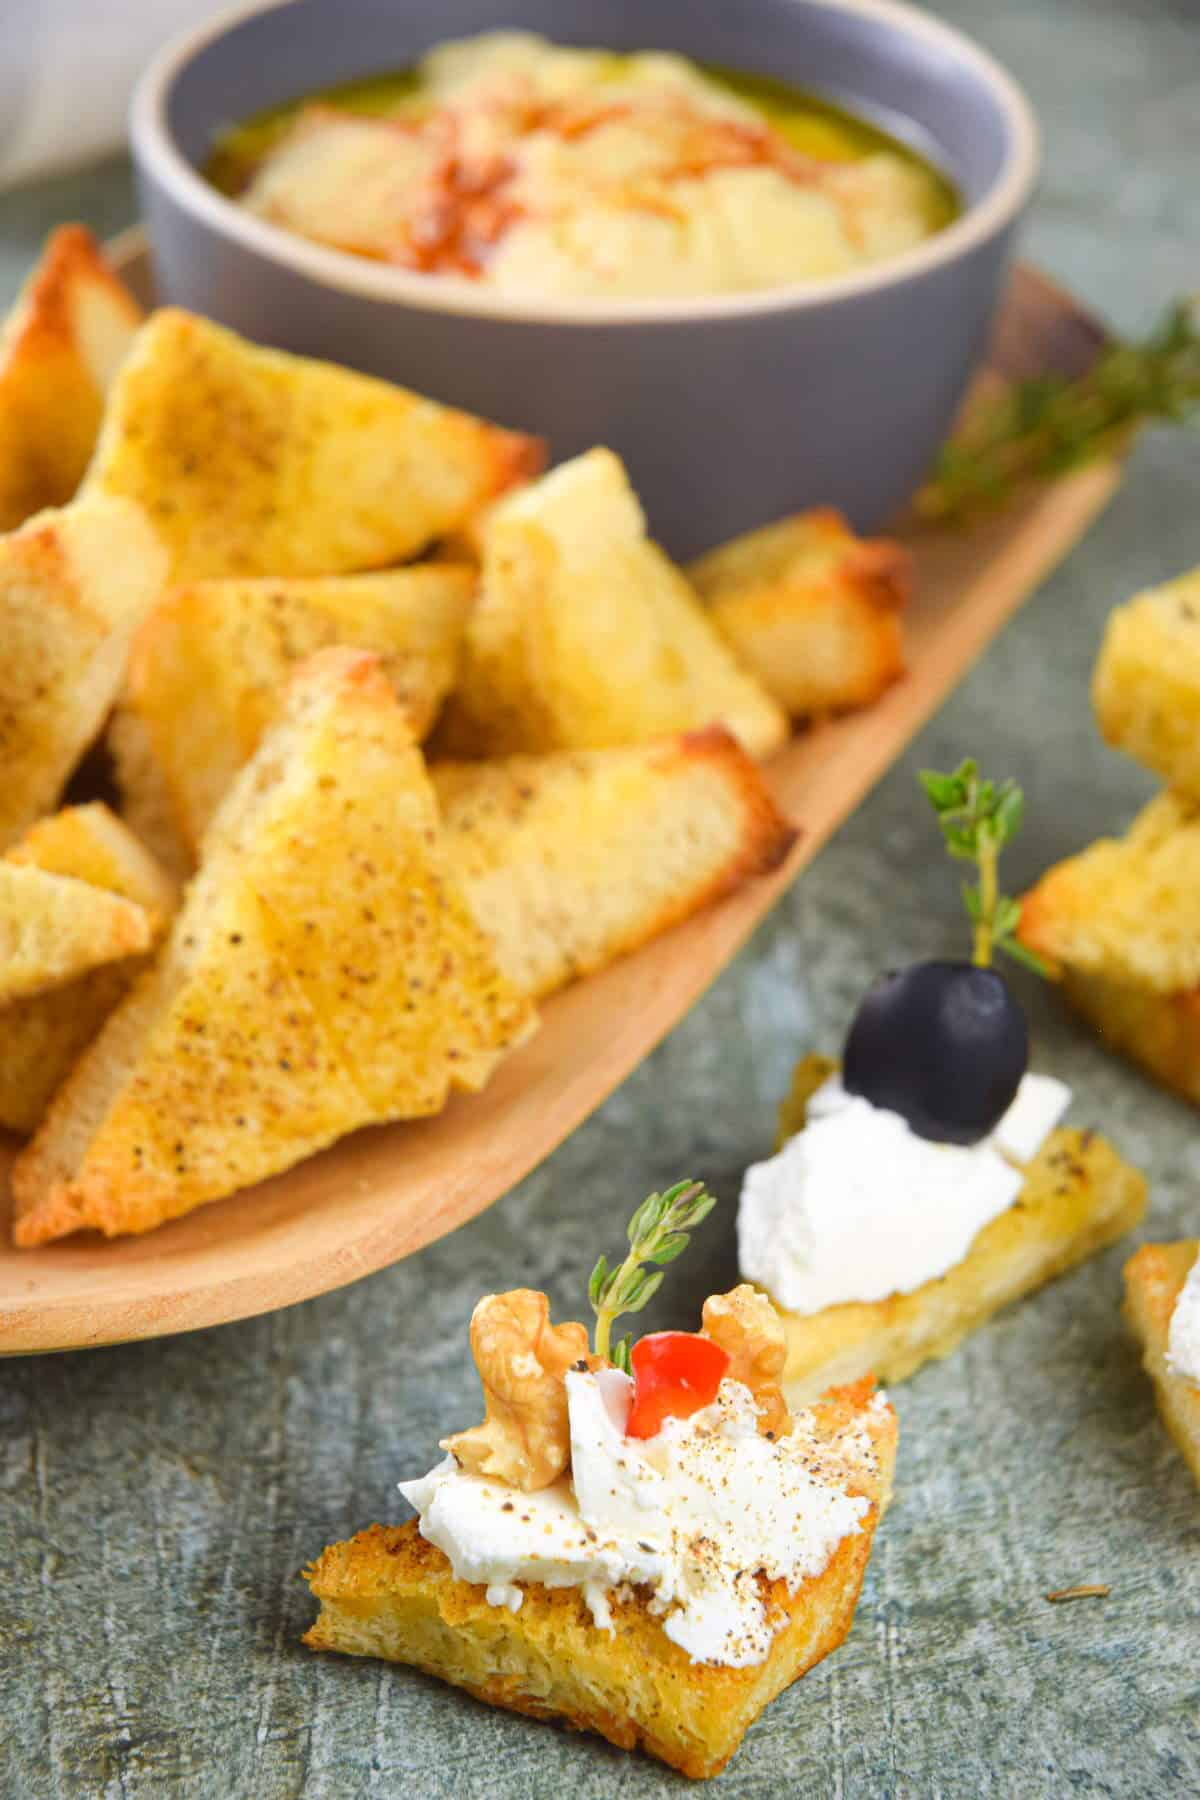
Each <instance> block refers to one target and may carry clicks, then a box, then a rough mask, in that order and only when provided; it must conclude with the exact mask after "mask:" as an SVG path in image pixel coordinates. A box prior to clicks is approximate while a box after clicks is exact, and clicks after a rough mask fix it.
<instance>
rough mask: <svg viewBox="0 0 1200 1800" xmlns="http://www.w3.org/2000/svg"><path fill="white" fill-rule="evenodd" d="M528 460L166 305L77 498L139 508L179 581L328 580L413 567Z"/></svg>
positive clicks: (529, 454)
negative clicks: (108, 498) (412, 559)
mask: <svg viewBox="0 0 1200 1800" xmlns="http://www.w3.org/2000/svg"><path fill="white" fill-rule="evenodd" d="M540 460H541V449H540V446H539V445H538V444H537V442H536V440H534V439H532V438H527V437H522V436H520V435H519V434H517V433H514V432H508V431H501V430H500V429H499V427H497V426H495V425H489V424H486V423H485V422H484V421H483V420H482V419H475V418H472V417H471V416H470V415H469V414H468V413H463V412H456V411H454V410H453V409H452V408H450V407H446V406H439V405H437V404H436V403H435V402H434V401H432V400H424V399H422V398H421V397H420V395H418V394H411V393H409V392H408V391H407V390H406V389H405V388H400V387H394V386H393V385H392V384H391V383H390V382H386V381H377V380H375V379H374V378H373V377H371V376H368V375H359V374H356V373H355V372H354V371H353V370H351V369H343V368H339V367H336V366H335V365H334V364H332V363H325V362H315V361H313V360H312V359H311V358H309V357H303V356H290V355H287V354H286V353H285V352H283V351H281V350H264V349H261V348H260V347H259V346H258V345H256V344H250V343H247V342H246V341H245V339H243V338H239V337H237V336H235V334H234V333H233V332H232V331H226V330H224V329H223V328H222V327H221V326H219V325H213V324H211V323H210V322H209V321H208V320H207V319H200V318H197V317H195V316H194V315H193V314H191V313H186V312H182V311H180V310H178V309H176V308H173V307H166V308H163V309H162V310H161V311H159V312H156V313H154V314H153V315H152V316H151V318H150V319H149V321H148V322H147V324H146V325H145V326H143V328H142V330H141V331H140V332H139V334H138V337H137V340H136V342H135V343H134V346H133V348H132V350H131V351H130V353H129V356H128V357H127V359H126V361H125V364H124V366H123V368H122V370H121V373H120V376H119V379H118V380H117V382H116V384H115V386H114V388H113V392H112V396H111V399H110V402H109V406H108V410H107V412H106V413H105V417H104V424H103V427H102V429H101V432H100V438H99V442H98V443H97V445H96V454H95V457H94V458H93V460H92V463H91V466H90V468H89V469H88V473H87V479H86V481H85V484H84V491H85V492H87V493H89V494H120V495H123V496H125V497H126V498H127V499H131V500H136V501H137V502H138V504H139V505H141V506H142V507H144V508H145V510H146V512H147V514H148V515H149V517H150V518H151V519H152V520H153V521H154V523H155V525H156V526H157V528H158V529H159V531H160V532H161V534H162V537H163V540H164V542H165V543H166V545H167V547H168V550H169V552H170V557H171V576H172V579H173V580H176V581H196V580H203V579H206V578H208V577H222V576H243V575H269V576H282V575H341V574H345V573H348V572H350V571H352V570H355V569H375V568H382V567H384V566H385V565H386V564H388V563H396V562H401V561H403V560H404V559H405V558H406V557H409V556H413V555H415V554H416V553H417V551H419V550H420V549H421V548H422V547H423V546H424V545H425V544H427V543H430V542H432V540H433V539H434V538H437V537H440V536H442V535H444V534H445V533H447V532H451V531H454V530H457V529H458V527H459V526H460V525H461V524H462V523H463V521H464V520H465V519H467V518H468V517H469V516H470V514H471V513H472V512H474V511H475V509H476V508H477V507H479V506H482V505H484V504H485V503H486V502H487V501H488V500H490V499H492V497H493V496H494V495H496V494H497V493H499V492H500V491H501V490H502V489H503V488H505V487H507V486H508V485H509V484H510V483H511V482H512V481H514V480H516V479H518V478H519V477H521V476H522V475H524V474H526V473H527V472H528V471H529V470H530V468H531V467H537V466H539V464H540Z"/></svg>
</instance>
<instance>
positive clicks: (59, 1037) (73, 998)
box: [0, 803, 178, 1133]
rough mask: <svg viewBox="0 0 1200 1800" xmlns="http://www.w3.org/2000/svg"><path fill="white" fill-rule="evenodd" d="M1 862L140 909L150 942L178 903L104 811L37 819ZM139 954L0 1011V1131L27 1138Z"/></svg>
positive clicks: (139, 961)
mask: <svg viewBox="0 0 1200 1800" xmlns="http://www.w3.org/2000/svg"><path fill="white" fill-rule="evenodd" d="M7 860H8V862H10V863H14V864H17V865H20V866H27V867H32V868H34V869H40V870H43V871H44V872H45V873H46V874H47V875H50V876H74V877H75V878H76V880H77V881H79V882H87V883H90V885H91V887H92V888H93V889H96V888H102V889H107V891H108V892H109V894H115V895H121V896H122V897H123V898H124V899H125V900H127V901H133V902H134V903H135V904H136V905H137V906H138V907H142V908H144V909H145V914H146V918H147V922H148V926H149V929H150V932H151V936H152V940H154V941H156V940H157V938H158V937H159V935H160V934H161V932H162V931H163V930H164V929H165V928H166V924H167V920H168V918H169V917H170V914H171V912H172V910H173V908H174V906H175V903H176V900H177V898H178V895H177V892H176V889H175V887H174V884H173V883H172V882H171V881H170V880H169V879H168V878H167V876H166V875H165V874H164V872H163V871H162V870H161V869H160V868H159V867H158V865H157V863H156V862H155V861H154V859H153V858H152V857H151V856H150V855H149V854H148V853H147V852H146V850H145V849H144V848H143V847H142V845H141V844H139V843H138V841H137V840H136V838H134V837H133V835H132V833H130V832H129V831H127V830H126V828H125V827H124V826H123V825H122V824H121V822H120V820H119V819H116V818H114V817H113V815H112V813H110V812H109V810H108V808H107V807H106V806H102V805H100V804H99V803H93V804H91V805H89V806H72V807H67V808H65V809H64V810H63V811H62V812H60V813H56V814H54V816H53V817H52V818H49V819H42V820H39V822H38V823H37V824H36V825H35V826H34V827H33V828H32V830H30V831H28V832H27V833H26V834H25V836H24V837H23V838H22V839H21V840H20V842H19V843H17V844H14V845H13V847H12V849H11V850H9V851H8V852H7ZM145 960H146V959H145V957H144V956H142V955H138V956H133V957H125V958H123V959H122V960H121V961H120V962H115V963H105V964H103V965H102V966H100V967H97V968H93V969H90V970H89V971H88V973H86V974H84V975H81V976H78V977H76V978H75V979H73V980H71V981H69V982H68V983H67V984H66V985H65V986H63V987H57V988H53V989H51V990H49V991H46V992H39V993H35V994H32V995H30V996H29V997H28V998H26V999H21V1000H14V1001H11V1002H10V1003H9V1004H7V1005H5V1006H2V1007H0V1125H5V1126H7V1127H8V1128H9V1129H10V1130H12V1131H20V1132H25V1133H28V1132H30V1131H32V1130H33V1129H34V1127H35V1126H36V1125H37V1123H38V1120H39V1119H40V1118H41V1117H42V1115H43V1114H44V1113H45V1110H46V1108H47V1106H48V1105H49V1103H50V1099H51V1097H52V1095H53V1094H54V1091H55V1089H56V1088H57V1087H58V1086H59V1085H60V1084H61V1082H62V1081H63V1079H64V1078H65V1076H66V1075H67V1073H68V1071H69V1069H70V1068H71V1065H72V1063H74V1062H75V1060H76V1058H77V1057H78V1056H79V1055H80V1054H81V1053H82V1052H83V1050H84V1049H85V1048H86V1047H87V1045H88V1044H89V1043H90V1041H91V1039H92V1038H93V1037H95V1035H96V1033H97V1032H98V1031H99V1029H100V1027H101V1025H102V1024H103V1023H104V1020H105V1019H106V1018H107V1017H108V1015H109V1013H110V1012H111V1011H112V1009H113V1007H114V1006H115V1005H116V1004H117V1002H118V1000H120V999H121V997H122V995H123V994H125V993H126V991H127V990H128V988H129V986H130V984H131V983H132V981H133V980H134V979H135V977H136V976H137V975H138V974H140V973H141V970H142V969H143V967H144V966H145Z"/></svg>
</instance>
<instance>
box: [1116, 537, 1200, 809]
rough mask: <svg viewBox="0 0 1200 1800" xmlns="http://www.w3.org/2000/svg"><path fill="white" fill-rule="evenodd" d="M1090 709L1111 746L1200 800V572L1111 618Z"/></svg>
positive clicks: (1143, 596) (1146, 595)
mask: <svg viewBox="0 0 1200 1800" xmlns="http://www.w3.org/2000/svg"><path fill="white" fill-rule="evenodd" d="M1092 703H1093V705H1094V707H1095V710H1096V718H1097V720H1098V722H1099V725H1100V730H1101V732H1102V733H1103V734H1104V738H1105V741H1106V742H1107V743H1109V744H1112V745H1113V747H1114V748H1115V749H1117V750H1123V751H1124V752H1125V754H1126V755H1127V756H1132V757H1133V758H1135V760H1136V761H1138V762H1140V763H1144V764H1145V765H1146V767H1147V768H1148V769H1153V770H1154V772H1155V774H1157V775H1161V776H1162V777H1163V779H1164V780H1165V781H1167V782H1169V783H1170V784H1171V786H1172V787H1174V788H1178V789H1180V790H1182V791H1183V792H1185V793H1188V794H1191V795H1193V796H1194V797H1196V798H1198V799H1200V569H1193V570H1192V571H1191V573H1190V574H1188V575H1181V576H1180V577H1179V578H1178V580H1176V581H1168V582H1166V583H1164V585H1163V586H1162V587H1158V588H1151V589H1150V590H1149V591H1148V592H1147V593H1144V594H1139V595H1138V596H1137V597H1136V598H1135V599H1133V600H1131V601H1129V603H1128V605H1126V606H1118V607H1117V609H1116V610H1115V612H1113V613H1112V614H1111V615H1110V617H1109V621H1108V626H1107V629H1106V631H1105V634H1104V642H1103V644H1102V645H1101V648H1100V655H1099V658H1098V659H1097V662H1096V669H1095V673H1094V675H1093V677H1092Z"/></svg>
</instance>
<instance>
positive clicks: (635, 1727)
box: [304, 1383, 896, 1780]
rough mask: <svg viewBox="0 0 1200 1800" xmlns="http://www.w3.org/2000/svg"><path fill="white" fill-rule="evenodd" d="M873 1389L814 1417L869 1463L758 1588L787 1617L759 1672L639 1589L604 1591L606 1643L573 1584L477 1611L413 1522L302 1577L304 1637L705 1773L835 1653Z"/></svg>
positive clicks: (848, 1606) (847, 1619)
mask: <svg viewBox="0 0 1200 1800" xmlns="http://www.w3.org/2000/svg"><path fill="white" fill-rule="evenodd" d="M872 1385H873V1384H871V1383H864V1384H862V1385H860V1386H858V1387H855V1388H853V1389H847V1390H843V1391H841V1392H839V1393H836V1394H831V1395H829V1396H827V1397H826V1399H825V1400H824V1401H823V1402H822V1403H821V1405H820V1407H819V1409H818V1410H819V1413H820V1419H821V1427H822V1430H823V1431H824V1432H825V1433H827V1434H828V1435H830V1436H834V1435H836V1434H837V1433H838V1432H839V1431H842V1430H844V1429H846V1428H847V1427H850V1428H855V1427H858V1426H865V1427H866V1430H867V1432H868V1433H869V1435H870V1437H871V1439H872V1442H873V1444H874V1447H875V1452H876V1458H877V1472H876V1474H875V1475H874V1476H872V1477H866V1478H864V1482H863V1487H862V1490H861V1491H863V1492H864V1493H865V1494H867V1496H868V1497H869V1498H871V1500H872V1506H871V1510H870V1512H869V1513H868V1514H867V1517H866V1519H865V1520H864V1523H863V1529H862V1531H861V1532H859V1533H858V1534H856V1535H852V1536H849V1537H846V1538H844V1539H843V1540H842V1542H841V1544H840V1545H839V1546H838V1548H837V1550H836V1551H835V1553H834V1555H833V1557H832V1559H831V1561H830V1562H829V1564H828V1566H827V1567H826V1569H825V1570H824V1571H823V1573H822V1574H820V1575H819V1576H816V1577H815V1578H813V1579H812V1580H810V1581H807V1582H805V1583H803V1584H802V1586H801V1587H800V1588H799V1589H798V1590H797V1592H796V1593H795V1594H794V1595H790V1594H789V1593H788V1591H787V1587H786V1585H785V1584H784V1583H783V1582H775V1583H766V1582H764V1584H763V1586H764V1598H765V1599H766V1601H767V1603H768V1604H769V1605H770V1606H772V1607H774V1608H778V1610H779V1612H780V1613H781V1614H783V1615H786V1618H787V1623H786V1625H785V1626H784V1627H783V1629H782V1630H781V1631H780V1632H779V1634H778V1635H777V1636H776V1638H775V1640H774V1643H773V1645H772V1648H771V1652H770V1654H769V1656H768V1658H767V1660H766V1661H765V1662H763V1663H761V1664H758V1665H755V1666H753V1667H750V1668H742V1669H734V1668H722V1667H716V1666H713V1665H706V1664H700V1663H694V1662H692V1661H691V1660H690V1658H689V1657H688V1656H687V1654H686V1653H685V1652H684V1651H683V1650H682V1649H680V1647H679V1646H678V1645H677V1644H675V1643H673V1642H672V1641H671V1639H670V1638H668V1637H667V1636H666V1634H665V1632H664V1631H663V1629H662V1625H661V1623H660V1622H659V1620H658V1619H657V1618H655V1617H654V1615H653V1614H652V1613H651V1612H650V1611H649V1608H648V1605H647V1599H648V1596H647V1595H645V1594H642V1593H640V1592H636V1593H632V1594H629V1595H628V1596H625V1597H621V1596H614V1598H613V1601H612V1612H613V1623H614V1632H613V1633H612V1635H611V1636H610V1634H608V1633H607V1632H603V1631H600V1630H598V1629H597V1627H596V1626H595V1625H594V1624H593V1622H592V1618H591V1614H590V1612H589V1610H588V1607H587V1604H586V1602H585V1601H584V1599H583V1596H582V1594H581V1593H580V1592H579V1591H578V1590H576V1589H573V1588H546V1587H541V1586H539V1585H537V1584H533V1583H528V1584H522V1590H523V1593H524V1601H523V1604H522V1606H521V1608H520V1610H519V1612H517V1613H515V1614H513V1613H510V1612H508V1611H507V1609H505V1608H503V1607H494V1606H489V1605H488V1604H487V1599H486V1590H485V1589H484V1588H482V1587H478V1586H473V1585H471V1584H469V1583H467V1582H463V1581H458V1580H456V1579H455V1577H454V1575H453V1573H452V1571H451V1569H450V1565H449V1563H448V1561H447V1560H446V1558H445V1556H443V1554H442V1552H441V1551H440V1550H438V1549H436V1548H435V1547H434V1546H433V1545H432V1544H428V1543H426V1541H425V1540H424V1539H423V1538H422V1537H421V1535H420V1533H419V1531H418V1529H417V1526H416V1521H415V1520H413V1521H410V1522H409V1523H408V1524H406V1525H400V1526H385V1525H373V1526H370V1527H369V1528H368V1529H367V1530H366V1531H363V1532H360V1533H359V1534H358V1536H357V1537H355V1538H352V1539H350V1540H349V1541H348V1542H346V1543H341V1544H334V1545H331V1546H330V1547H329V1548H328V1549H327V1550H325V1551H324V1552H323V1553H322V1554H321V1555H320V1556H319V1557H318V1558H317V1560H316V1562H315V1563H314V1564H313V1565H312V1566H311V1568H309V1569H307V1570H306V1571H305V1576H306V1579H307V1580H308V1581H309V1583H310V1586H311V1587H312V1591H313V1593H314V1594H315V1595H316V1597H317V1599H318V1600H319V1601H320V1602H321V1613H320V1616H319V1617H318V1619H317V1621H316V1623H315V1624H314V1625H313V1626H312V1628H311V1629H310V1630H309V1632H308V1633H307V1634H306V1636H305V1640H304V1641H305V1643H306V1644H308V1645H309V1647H310V1648H311V1649H314V1650H336V1651H341V1652H343V1653H346V1654H350V1655H367V1656H382V1657H384V1658H386V1659H388V1660H390V1661H395V1662H401V1663H407V1664H410V1665H412V1666H415V1667H417V1668H422V1669H425V1670H426V1671H427V1672H428V1673H430V1674H433V1675H437V1676H439V1677H440V1678H441V1679H443V1680H445V1681H450V1682H452V1683H453V1684H454V1685H455V1686H457V1687H461V1688H464V1689H465V1690H466V1691H467V1692H469V1693H471V1694H474V1695H475V1696H476V1698H478V1699H481V1700H484V1701H486V1702H487V1703H488V1704H489V1705H492V1706H502V1707H505V1708H506V1709H508V1710H509V1711H513V1712H521V1713H525V1714H527V1715H528V1716H529V1717H531V1718H537V1719H560V1720H563V1721H564V1722H565V1723H567V1724H568V1725H571V1726H574V1727H575V1728H577V1729H580V1730H587V1731H594V1732H597V1733H598V1734H599V1735H600V1736H602V1737H605V1738H607V1739H608V1741H609V1742H610V1743H613V1744H616V1745H617V1746H618V1747H619V1748H621V1749H627V1750H632V1749H635V1748H638V1747H641V1748H643V1749H645V1750H647V1751H648V1752H649V1753H650V1754H651V1755H653V1756H656V1757H658V1758H659V1759H660V1760H661V1761H663V1762H665V1763H668V1764H669V1765H670V1766H671V1767H672V1768H676V1769H678V1770H680V1771H681V1773H683V1774H685V1775H688V1776H690V1777H692V1778H693V1779H696V1780H704V1779H707V1778H708V1777H710V1776H712V1775H716V1774H719V1772H720V1771H721V1769H723V1768H724V1767H725V1765H726V1763H727V1762H728V1761H729V1759H730V1757H731V1756H732V1755H733V1754H734V1752H735V1751H736V1750H737V1747H738V1745H739V1744H740V1742H741V1740H742V1737H743V1736H744V1734H745V1732H746V1730H747V1728H748V1727H749V1726H750V1725H751V1724H752V1723H753V1721H754V1720H755V1719H756V1718H757V1717H758V1715H759V1714H760V1713H761V1712H762V1711H763V1709H764V1707H766V1706H767V1705H768V1704H769V1702H770V1701H771V1700H772V1699H773V1698H774V1697H775V1695H776V1694H778V1693H779V1692H781V1691H782V1689H783V1688H785V1687H787V1686H789V1685H790V1684H791V1683H792V1682H793V1681H795V1680H797V1679H798V1678H799V1677H800V1676H801V1675H803V1674H804V1673H805V1672H806V1671H807V1670H808V1669H810V1668H811V1667H812V1666H813V1665H814V1664H815V1663H817V1662H819V1661H820V1660H821V1659H822V1658H823V1657H825V1656H827V1655H829V1654H830V1652H831V1651H833V1650H835V1649H836V1648H837V1647H838V1645H839V1644H840V1643H841V1642H842V1641H843V1639H844V1638H845V1636H846V1633H847V1632H848V1630H849V1628H850V1625H851V1623H852V1621H853V1616H854V1607H855V1604H856V1602H857V1598H858V1592H859V1588H860V1586H861V1583H862V1578H863V1574H864V1572H865V1569H866V1564H867V1560H868V1557H869V1555H870V1550H871V1544H872V1541H873V1537H874V1531H875V1526H876V1524H877V1522H878V1517H879V1503H880V1501H881V1499H883V1498H884V1497H885V1495H886V1493H887V1492H889V1491H890V1487H891V1479H892V1469H893V1465H894V1460H895V1449H896V1419H895V1414H894V1413H893V1412H892V1410H891V1408H890V1407H888V1406H886V1405H884V1404H871V1398H872Z"/></svg>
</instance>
